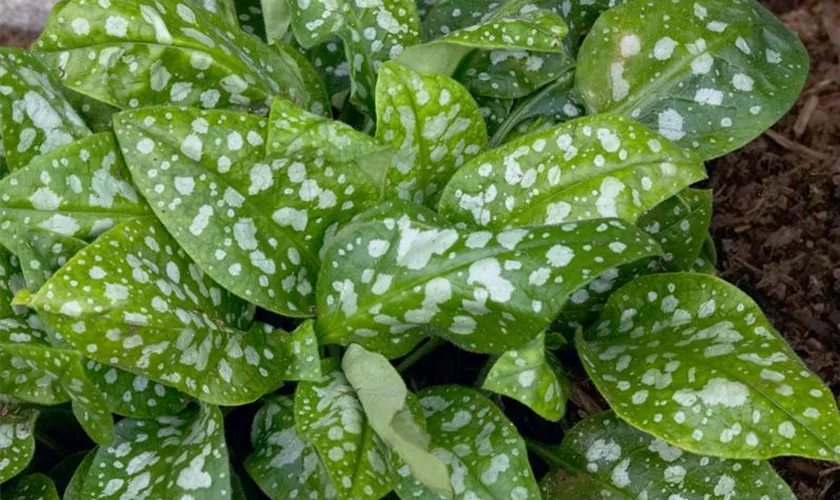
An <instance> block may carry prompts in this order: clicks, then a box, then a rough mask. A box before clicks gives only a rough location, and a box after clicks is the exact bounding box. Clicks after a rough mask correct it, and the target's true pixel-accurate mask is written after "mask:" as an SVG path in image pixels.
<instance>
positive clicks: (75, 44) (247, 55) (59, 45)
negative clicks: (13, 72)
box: [34, 0, 329, 113]
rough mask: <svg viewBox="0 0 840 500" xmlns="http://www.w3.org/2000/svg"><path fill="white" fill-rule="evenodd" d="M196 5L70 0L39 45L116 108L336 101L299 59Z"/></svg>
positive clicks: (84, 88) (77, 86)
mask: <svg viewBox="0 0 840 500" xmlns="http://www.w3.org/2000/svg"><path fill="white" fill-rule="evenodd" d="M190 5H192V6H188V5H187V4H185V3H180V2H178V1H177V0H160V1H158V2H155V3H154V6H153V5H152V4H142V3H141V4H138V3H137V2H135V1H133V0H108V1H107V2H105V1H103V2H99V3H97V2H87V1H85V0H70V1H69V2H66V3H63V4H62V5H61V6H60V7H59V9H60V10H57V11H55V12H54V14H53V15H52V16H51V17H50V19H49V20H48V21H47V25H46V27H45V28H44V32H43V34H42V35H41V37H40V38H39V39H38V41H37V42H36V43H35V45H34V49H35V50H37V51H39V52H42V53H43V54H42V57H43V60H44V61H45V64H46V65H47V66H48V67H49V68H50V69H51V70H52V71H53V72H54V73H55V74H57V75H60V77H61V82H62V83H63V84H64V85H66V86H68V87H70V88H71V89H73V90H76V91H78V92H81V93H83V94H87V95H89V96H91V97H94V98H95V99H98V100H100V101H104V102H106V103H108V104H110V105H113V106H117V107H119V108H136V107H137V106H147V105H152V104H161V103H173V104H177V105H181V106H196V107H199V106H200V107H203V108H216V107H220V108H234V109H248V108H250V107H253V108H256V109H259V108H260V107H267V104H268V100H269V99H270V98H271V97H272V96H283V97H287V98H289V99H291V100H292V101H294V102H295V103H296V104H298V105H300V106H301V107H303V108H304V109H307V110H311V111H313V112H315V113H324V112H325V111H326V110H328V109H329V103H328V102H327V100H326V97H325V96H324V93H323V89H322V88H321V85H320V82H318V81H317V80H311V79H307V78H306V71H305V69H304V68H301V66H300V64H299V63H300V61H299V60H296V59H295V58H294V57H292V56H291V55H289V54H288V53H287V52H286V51H284V50H272V49H271V48H269V47H268V46H266V45H264V44H263V43H262V42H260V41H259V40H257V39H256V38H254V37H252V36H250V35H248V34H246V33H243V32H241V31H239V30H231V29H230V26H229V25H228V23H226V22H219V20H220V19H221V18H220V17H219V16H217V15H212V14H209V13H208V12H207V11H206V10H204V9H202V8H197V7H196V6H195V5H194V4H190ZM289 50H291V49H289ZM309 70H310V71H312V70H311V68H309Z"/></svg>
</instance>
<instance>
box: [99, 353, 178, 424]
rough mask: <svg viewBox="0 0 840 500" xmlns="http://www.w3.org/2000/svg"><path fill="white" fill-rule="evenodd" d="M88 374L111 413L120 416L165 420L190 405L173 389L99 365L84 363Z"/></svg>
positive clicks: (111, 367)
mask: <svg viewBox="0 0 840 500" xmlns="http://www.w3.org/2000/svg"><path fill="white" fill-rule="evenodd" d="M85 374H86V375H87V377H88V379H90V381H91V382H93V384H94V385H95V386H96V387H97V389H98V390H99V391H100V392H101V393H102V395H103V396H104V397H105V399H106V400H107V401H108V406H109V407H110V408H111V411H112V412H113V413H116V414H118V415H123V416H126V417H133V418H157V417H165V416H168V415H176V414H177V413H179V412H180V411H181V410H183V409H184V408H185V407H186V406H187V403H189V402H190V398H189V397H187V396H185V395H184V394H182V393H180V392H178V391H176V390H174V389H172V388H171V387H166V386H165V385H162V384H159V383H157V382H152V381H151V380H149V379H148V378H146V377H144V376H142V375H135V374H133V373H131V372H127V371H125V370H121V369H119V368H115V367H113V366H108V365H103V364H101V363H97V362H96V361H92V360H87V361H86V362H85Z"/></svg>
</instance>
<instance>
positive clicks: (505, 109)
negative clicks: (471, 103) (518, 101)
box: [475, 96, 515, 137]
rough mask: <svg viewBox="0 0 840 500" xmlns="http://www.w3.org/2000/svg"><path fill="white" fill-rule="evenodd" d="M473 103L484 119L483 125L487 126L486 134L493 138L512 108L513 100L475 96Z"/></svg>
mask: <svg viewBox="0 0 840 500" xmlns="http://www.w3.org/2000/svg"><path fill="white" fill-rule="evenodd" d="M475 102H476V104H478V112H479V113H481V116H482V117H484V123H485V124H486V125H487V134H488V135H489V136H490V137H494V136H495V135H496V134H497V133H498V130H499V128H500V127H501V126H502V124H503V123H504V122H505V120H506V119H507V118H508V116H509V115H510V113H511V110H512V109H513V106H514V103H515V102H514V100H513V99H498V98H495V97H482V96H475Z"/></svg>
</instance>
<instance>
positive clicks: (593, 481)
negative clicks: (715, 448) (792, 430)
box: [541, 412, 796, 500]
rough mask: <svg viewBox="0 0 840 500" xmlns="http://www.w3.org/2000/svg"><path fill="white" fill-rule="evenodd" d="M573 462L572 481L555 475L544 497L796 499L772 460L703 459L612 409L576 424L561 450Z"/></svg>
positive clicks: (548, 481)
mask: <svg viewBox="0 0 840 500" xmlns="http://www.w3.org/2000/svg"><path fill="white" fill-rule="evenodd" d="M557 452H558V453H559V454H561V455H562V456H563V458H564V459H565V461H567V462H571V463H570V464H569V465H570V466H572V467H571V468H570V469H571V470H569V471H568V473H569V475H570V476H571V477H569V478H568V479H563V477H562V475H563V474H562V473H552V474H549V475H548V476H546V478H545V479H544V480H543V481H542V483H541V487H542V489H543V498H545V499H547V500H557V499H561V498H575V499H578V500H602V499H603V498H604V492H605V491H606V492H609V493H610V498H627V499H631V498H632V499H636V498H671V499H677V498H681V499H683V500H705V499H709V498H718V497H723V498H764V499H770V498H772V499H774V500H795V498H796V496H795V495H794V494H793V493H792V492H791V491H790V488H788V486H787V484H785V482H784V480H782V478H780V477H779V476H778V475H777V474H776V472H775V471H774V470H773V467H772V466H771V465H770V464H768V463H767V462H759V461H746V460H725V459H721V458H711V457H703V456H700V455H695V454H693V453H689V452H687V451H683V450H681V449H679V448H677V447H674V446H671V445H669V444H668V443H666V442H665V441H662V440H660V439H657V438H655V437H653V436H651V435H649V434H645V433H644V432H642V431H640V430H638V429H636V428H635V427H633V426H631V425H629V424H627V423H625V422H623V421H622V420H621V419H619V418H618V417H616V416H615V415H614V414H613V413H612V412H605V413H600V414H598V415H594V416H592V417H589V418H587V419H585V420H583V421H582V422H580V423H579V424H577V425H575V426H574V427H573V428H572V430H571V431H569V432H568V434H566V436H565V437H564V439H563V444H562V445H560V446H559V447H558V449H557Z"/></svg>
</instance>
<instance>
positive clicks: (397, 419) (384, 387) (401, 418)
mask: <svg viewBox="0 0 840 500" xmlns="http://www.w3.org/2000/svg"><path fill="white" fill-rule="evenodd" d="M341 367H342V369H343V371H344V375H345V377H347V380H348V381H349V382H350V385H351V386H352V387H353V389H354V390H355V391H356V395H357V396H358V398H359V401H360V402H361V403H362V408H363V409H364V412H365V416H366V417H367V419H368V422H369V423H370V426H371V427H372V428H373V430H374V431H375V432H376V434H377V435H378V436H379V437H380V438H381V439H382V440H383V441H385V443H387V444H388V445H389V446H390V447H391V449H392V450H393V451H394V452H395V453H396V454H397V455H399V457H400V459H401V461H402V462H403V463H404V464H406V465H407V466H408V468H409V469H410V471H411V475H412V476H413V477H414V478H415V479H416V480H417V481H418V482H420V483H421V484H423V485H424V486H425V487H427V488H429V489H431V490H432V491H435V492H438V493H439V494H441V495H444V496H450V497H451V496H452V487H451V486H450V485H449V473H448V472H447V470H446V465H444V464H443V462H442V461H441V460H440V459H439V458H438V457H436V456H435V455H433V454H432V453H431V452H430V451H429V445H430V442H431V438H430V437H429V434H428V433H427V432H426V428H425V427H426V425H425V420H424V419H423V417H422V413H421V414H420V415H418V417H419V419H418V418H415V415H413V411H412V406H410V400H409V397H411V398H412V401H414V396H413V395H412V394H410V393H409V392H408V388H406V386H405V382H404V381H403V379H402V377H401V376H400V374H399V372H397V370H396V369H394V367H393V366H391V363H390V362H389V361H388V360H387V359H386V358H385V357H384V356H382V355H381V354H376V353H372V352H369V351H366V350H365V349H364V348H363V347H360V346H358V345H357V344H351V345H350V347H348V348H347V351H346V352H345V353H344V358H343V359H342V363H341ZM415 406H416V405H415ZM418 420H419V421H418Z"/></svg>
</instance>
